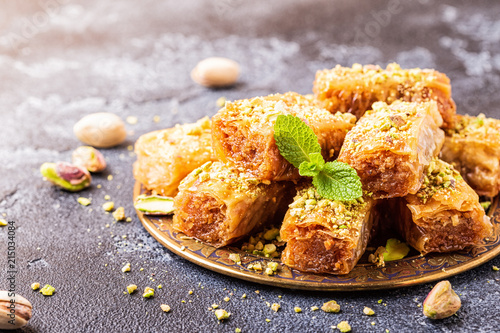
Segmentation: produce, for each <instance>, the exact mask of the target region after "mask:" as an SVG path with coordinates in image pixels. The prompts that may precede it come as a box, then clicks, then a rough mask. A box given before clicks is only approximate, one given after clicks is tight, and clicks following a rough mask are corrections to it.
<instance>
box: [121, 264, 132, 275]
mask: <svg viewBox="0 0 500 333" xmlns="http://www.w3.org/2000/svg"><path fill="white" fill-rule="evenodd" d="M122 272H123V273H125V272H130V263H129V262H128V263H126V264H125V266H123V267H122Z"/></svg>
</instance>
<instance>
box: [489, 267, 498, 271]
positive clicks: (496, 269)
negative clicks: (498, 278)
mask: <svg viewBox="0 0 500 333" xmlns="http://www.w3.org/2000/svg"><path fill="white" fill-rule="evenodd" d="M491 269H492V270H494V271H495V272H496V271H498V270H499V268H498V266H491Z"/></svg>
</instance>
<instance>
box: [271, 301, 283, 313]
mask: <svg viewBox="0 0 500 333" xmlns="http://www.w3.org/2000/svg"><path fill="white" fill-rule="evenodd" d="M280 308H281V305H279V304H278V303H273V304H272V305H271V310H273V311H274V312H278V310H279V309H280Z"/></svg>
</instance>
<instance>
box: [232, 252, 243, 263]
mask: <svg viewBox="0 0 500 333" xmlns="http://www.w3.org/2000/svg"><path fill="white" fill-rule="evenodd" d="M229 260H232V261H234V262H235V263H236V264H241V258H240V255H239V254H238V253H231V254H229Z"/></svg>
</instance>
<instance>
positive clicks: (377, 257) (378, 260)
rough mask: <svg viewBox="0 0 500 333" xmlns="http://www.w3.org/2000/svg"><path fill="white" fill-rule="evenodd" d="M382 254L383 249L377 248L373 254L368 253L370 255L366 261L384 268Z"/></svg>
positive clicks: (382, 247)
mask: <svg viewBox="0 0 500 333" xmlns="http://www.w3.org/2000/svg"><path fill="white" fill-rule="evenodd" d="M384 252H385V247H384V246H379V247H378V248H377V250H376V251H375V252H374V253H370V255H369V256H368V261H369V262H371V263H373V264H376V265H377V267H385V261H384Z"/></svg>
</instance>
